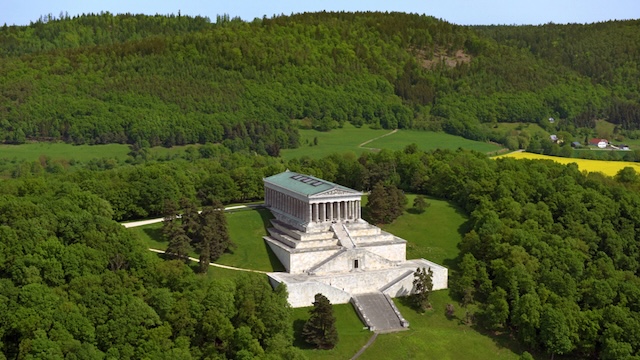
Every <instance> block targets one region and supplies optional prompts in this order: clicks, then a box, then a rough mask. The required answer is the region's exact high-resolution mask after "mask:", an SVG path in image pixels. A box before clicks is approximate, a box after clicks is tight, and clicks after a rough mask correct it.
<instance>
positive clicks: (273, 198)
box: [264, 188, 309, 221]
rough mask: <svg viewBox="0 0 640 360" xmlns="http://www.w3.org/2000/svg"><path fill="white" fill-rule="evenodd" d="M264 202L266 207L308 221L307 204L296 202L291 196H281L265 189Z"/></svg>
mask: <svg viewBox="0 0 640 360" xmlns="http://www.w3.org/2000/svg"><path fill="white" fill-rule="evenodd" d="M264 202H265V204H266V205H268V206H271V207H274V208H276V209H278V210H281V211H283V212H285V213H287V214H289V215H292V216H294V217H296V218H298V219H301V220H305V221H308V220H309V219H308V218H307V208H308V204H307V203H306V202H304V201H301V200H298V199H296V198H294V197H293V196H289V195H287V194H283V193H281V192H279V191H275V190H273V189H269V188H265V193H264Z"/></svg>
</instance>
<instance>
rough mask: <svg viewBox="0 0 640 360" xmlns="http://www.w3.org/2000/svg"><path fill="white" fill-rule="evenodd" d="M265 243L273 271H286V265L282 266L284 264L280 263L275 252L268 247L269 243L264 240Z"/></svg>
mask: <svg viewBox="0 0 640 360" xmlns="http://www.w3.org/2000/svg"><path fill="white" fill-rule="evenodd" d="M263 243H264V247H265V249H267V255H269V263H270V264H271V268H272V269H273V271H276V272H283V271H286V269H285V268H284V265H282V263H281V262H280V260H279V259H278V257H277V256H276V254H275V253H274V252H273V250H271V248H270V247H269V245H267V242H266V241H264V240H263Z"/></svg>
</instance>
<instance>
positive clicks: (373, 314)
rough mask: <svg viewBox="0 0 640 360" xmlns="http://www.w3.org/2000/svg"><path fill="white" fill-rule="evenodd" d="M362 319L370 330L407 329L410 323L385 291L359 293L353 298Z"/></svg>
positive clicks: (390, 330) (392, 330)
mask: <svg viewBox="0 0 640 360" xmlns="http://www.w3.org/2000/svg"><path fill="white" fill-rule="evenodd" d="M351 303H353V306H354V307H355V308H356V311H357V312H358V315H359V316H360V318H361V319H362V321H363V322H364V323H365V324H366V325H367V326H368V327H369V330H371V331H374V332H376V333H387V332H395V331H402V330H406V329H407V328H408V327H409V323H408V322H407V321H406V320H405V319H404V318H403V317H402V314H400V311H399V310H398V308H397V307H396V306H395V304H394V303H393V301H392V300H391V298H390V297H389V296H387V295H385V294H383V293H380V292H378V293H368V294H359V295H355V296H353V297H352V298H351Z"/></svg>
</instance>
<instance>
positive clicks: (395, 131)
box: [358, 129, 398, 150]
mask: <svg viewBox="0 0 640 360" xmlns="http://www.w3.org/2000/svg"><path fill="white" fill-rule="evenodd" d="M397 132H398V129H395V130H393V131H392V132H390V133H387V134H384V135H380V136H378V137H375V138H373V139H369V140H367V141H365V142H363V143H362V144H360V145H358V147H359V148H363V149H368V150H380V149H378V148H370V147H365V145H367V144H368V143H370V142H372V141H374V140H378V139H382V138H383V137H385V136H389V135H392V134H395V133H397Z"/></svg>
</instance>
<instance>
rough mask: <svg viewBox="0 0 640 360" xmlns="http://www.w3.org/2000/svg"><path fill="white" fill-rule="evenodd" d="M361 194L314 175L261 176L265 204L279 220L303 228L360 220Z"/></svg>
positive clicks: (288, 173)
mask: <svg viewBox="0 0 640 360" xmlns="http://www.w3.org/2000/svg"><path fill="white" fill-rule="evenodd" d="M361 196H362V193H360V192H358V191H355V190H352V189H349V188H346V187H344V186H340V185H337V184H333V183H330V182H327V181H324V180H320V179H317V178H314V177H313V176H308V175H302V174H298V173H293V172H289V171H287V172H283V173H280V174H277V175H274V176H271V177H268V178H266V179H264V203H265V206H267V207H268V208H269V209H270V210H271V212H272V213H274V215H275V216H276V217H278V218H279V220H281V221H284V222H286V223H288V224H289V225H291V226H293V227H295V228H297V229H298V230H301V231H305V230H306V229H307V228H309V227H313V226H314V225H316V224H326V223H335V222H353V221H357V220H359V219H360V197H361Z"/></svg>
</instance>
